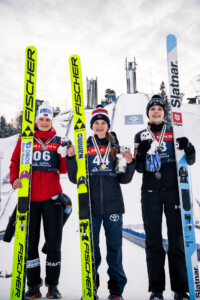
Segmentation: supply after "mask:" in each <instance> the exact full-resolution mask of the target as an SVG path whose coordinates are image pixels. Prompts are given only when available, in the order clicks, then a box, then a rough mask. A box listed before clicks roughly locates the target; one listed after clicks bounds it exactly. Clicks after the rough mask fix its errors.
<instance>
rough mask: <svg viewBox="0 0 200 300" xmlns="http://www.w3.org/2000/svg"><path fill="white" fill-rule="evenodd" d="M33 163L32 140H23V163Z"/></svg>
mask: <svg viewBox="0 0 200 300" xmlns="http://www.w3.org/2000/svg"><path fill="white" fill-rule="evenodd" d="M31 163H32V141H29V142H26V141H25V142H22V145H21V165H30V164H31Z"/></svg>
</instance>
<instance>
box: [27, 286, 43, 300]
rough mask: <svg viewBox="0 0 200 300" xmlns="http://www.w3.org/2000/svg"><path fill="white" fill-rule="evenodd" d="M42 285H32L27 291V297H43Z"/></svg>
mask: <svg viewBox="0 0 200 300" xmlns="http://www.w3.org/2000/svg"><path fill="white" fill-rule="evenodd" d="M41 297H42V294H41V293H40V287H39V286H35V285H30V286H29V287H28V291H27V292H26V293H25V299H26V300H27V299H38V298H41Z"/></svg>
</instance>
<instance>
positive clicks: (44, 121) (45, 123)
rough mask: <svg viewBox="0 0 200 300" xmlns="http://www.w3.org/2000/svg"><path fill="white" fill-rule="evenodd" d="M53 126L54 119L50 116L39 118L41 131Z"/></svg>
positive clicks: (38, 123) (38, 124)
mask: <svg viewBox="0 0 200 300" xmlns="http://www.w3.org/2000/svg"><path fill="white" fill-rule="evenodd" d="M51 126H52V121H51V119H49V118H43V117H40V118H39V119H38V120H37V127H38V129H39V130H41V131H49V130H50V129H51Z"/></svg>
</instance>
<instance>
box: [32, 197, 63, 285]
mask: <svg viewBox="0 0 200 300" xmlns="http://www.w3.org/2000/svg"><path fill="white" fill-rule="evenodd" d="M42 218H43V225H44V235H45V240H46V246H47V257H46V278H45V283H46V285H57V284H58V280H59V276H60V268H61V241H62V228H63V205H56V204H55V203H54V201H53V200H52V199H48V200H45V201H32V202H31V208H30V223H29V237H28V261H27V281H28V285H29V286H30V285H40V284H41V282H42V280H41V278H40V259H39V251H38V246H39V240H40V226H41V219H42Z"/></svg>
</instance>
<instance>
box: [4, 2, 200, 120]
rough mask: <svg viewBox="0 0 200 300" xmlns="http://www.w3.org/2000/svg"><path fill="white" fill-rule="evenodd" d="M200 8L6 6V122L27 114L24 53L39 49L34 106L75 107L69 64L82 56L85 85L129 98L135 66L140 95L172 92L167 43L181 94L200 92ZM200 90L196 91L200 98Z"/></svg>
mask: <svg viewBox="0 0 200 300" xmlns="http://www.w3.org/2000/svg"><path fill="white" fill-rule="evenodd" d="M199 12H200V2H199V0H191V1H187V0H176V1H174V0H168V1H163V0H150V1H149V0H74V1H72V0H31V1H30V0H17V1H15V0H0V115H4V116H5V117H6V119H7V120H8V121H9V120H10V119H11V118H14V117H15V116H16V114H17V113H19V112H20V110H21V109H22V106H23V92H24V66H25V48H26V47H27V46H30V45H33V46H35V47H36V48H37V57H38V58H37V85H36V98H37V99H40V100H48V101H49V102H50V104H51V105H52V106H53V107H57V106H59V107H60V108H61V110H66V109H69V108H71V107H72V104H71V86H70V76H69V63H68V60H69V57H70V55H72V54H78V55H79V56H80V59H81V66H82V78H83V87H84V95H85V102H86V77H88V78H89V79H91V78H93V79H95V78H96V77H97V80H98V101H99V102H101V99H103V98H104V96H105V90H106V89H107V88H111V89H114V90H115V91H116V94H117V96H119V95H120V94H122V93H126V73H125V59H126V58H127V59H128V61H133V60H134V57H135V58H136V62H137V89H138V91H139V92H143V93H148V94H153V93H158V92H159V88H160V84H161V82H162V81H164V82H165V85H166V88H167V90H168V74H167V54H166V36H167V35H168V34H170V33H171V34H175V35H176V37H177V39H178V58H179V79H180V90H181V92H182V93H185V99H186V98H187V97H193V96H195V95H196V94H197V93H198V91H199V90H200V81H198V80H197V79H200V78H199V77H200V76H199V74H200V59H199V58H200V35H199V28H200V18H199ZM195 90H196V91H195Z"/></svg>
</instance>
